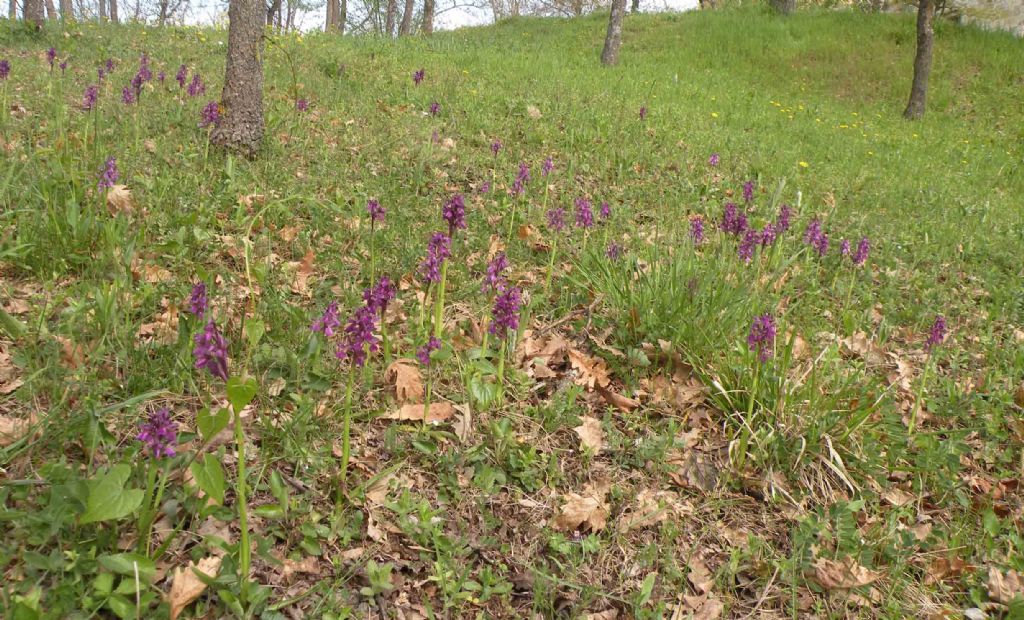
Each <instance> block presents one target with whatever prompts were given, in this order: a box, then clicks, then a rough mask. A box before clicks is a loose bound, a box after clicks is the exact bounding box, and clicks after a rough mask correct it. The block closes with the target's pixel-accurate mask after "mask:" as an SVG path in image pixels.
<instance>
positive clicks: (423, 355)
mask: <svg viewBox="0 0 1024 620" xmlns="http://www.w3.org/2000/svg"><path fill="white" fill-rule="evenodd" d="M440 348H441V341H440V340H439V339H438V338H437V336H431V337H430V340H427V344H425V345H423V346H422V347H420V348H419V349H416V359H418V360H419V361H420V364H423V366H425V367H429V366H430V354H431V353H432V352H434V351H437V350H438V349H440Z"/></svg>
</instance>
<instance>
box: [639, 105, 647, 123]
mask: <svg viewBox="0 0 1024 620" xmlns="http://www.w3.org/2000/svg"><path fill="white" fill-rule="evenodd" d="M646 118H647V106H644V105H642V106H640V120H644V119H646Z"/></svg>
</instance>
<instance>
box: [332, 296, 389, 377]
mask: <svg viewBox="0 0 1024 620" xmlns="http://www.w3.org/2000/svg"><path fill="white" fill-rule="evenodd" d="M376 327H377V321H376V315H375V314H374V312H373V310H372V309H371V308H369V307H368V306H362V307H360V308H359V309H358V310H356V311H355V313H353V314H352V316H351V317H350V318H349V320H348V324H347V325H345V337H344V339H343V340H342V342H340V343H338V348H337V349H336V350H335V351H334V356H335V357H336V358H338V359H339V360H341V361H348V362H350V363H351V364H352V365H353V366H354V367H357V368H362V367H363V366H364V365H365V364H366V359H367V356H368V355H369V354H370V353H375V352H376V351H378V350H379V349H380V340H379V339H378V338H377V337H376V336H375V335H374V334H373V330H374V329H376Z"/></svg>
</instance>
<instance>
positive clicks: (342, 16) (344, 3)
mask: <svg viewBox="0 0 1024 620" xmlns="http://www.w3.org/2000/svg"><path fill="white" fill-rule="evenodd" d="M347 19H348V0H341V6H340V8H339V9H338V23H337V28H338V34H345V21H346V20H347Z"/></svg>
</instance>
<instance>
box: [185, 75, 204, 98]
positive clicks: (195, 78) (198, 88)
mask: <svg viewBox="0 0 1024 620" xmlns="http://www.w3.org/2000/svg"><path fill="white" fill-rule="evenodd" d="M205 93H206V84H203V78H202V77H200V75H199V74H198V73H193V74H192V81H191V82H189V85H188V96H189V97H198V96H199V95H202V94H205Z"/></svg>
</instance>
